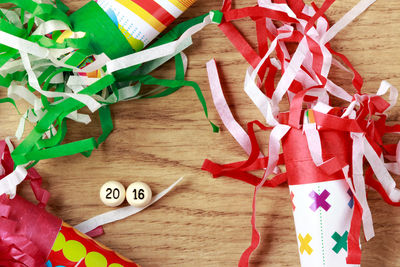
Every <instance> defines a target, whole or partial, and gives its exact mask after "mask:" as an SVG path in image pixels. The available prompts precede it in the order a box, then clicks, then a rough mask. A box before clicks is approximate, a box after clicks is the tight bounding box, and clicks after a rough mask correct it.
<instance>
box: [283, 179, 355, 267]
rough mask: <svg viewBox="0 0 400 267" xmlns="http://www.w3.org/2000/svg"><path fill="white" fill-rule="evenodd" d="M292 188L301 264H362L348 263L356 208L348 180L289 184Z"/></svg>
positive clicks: (340, 266) (323, 266) (337, 266)
mask: <svg viewBox="0 0 400 267" xmlns="http://www.w3.org/2000/svg"><path fill="white" fill-rule="evenodd" d="M289 189H290V195H291V199H292V203H293V216H294V222H295V227H296V236H297V242H298V248H299V254H300V262H301V266H302V267H344V266H346V267H347V266H360V265H352V264H346V257H347V235H348V233H349V231H350V224H351V218H352V214H353V208H354V199H353V195H352V193H351V191H350V190H349V186H348V184H347V183H346V181H345V180H344V179H341V180H334V181H329V182H320V183H312V184H301V185H290V186H289Z"/></svg>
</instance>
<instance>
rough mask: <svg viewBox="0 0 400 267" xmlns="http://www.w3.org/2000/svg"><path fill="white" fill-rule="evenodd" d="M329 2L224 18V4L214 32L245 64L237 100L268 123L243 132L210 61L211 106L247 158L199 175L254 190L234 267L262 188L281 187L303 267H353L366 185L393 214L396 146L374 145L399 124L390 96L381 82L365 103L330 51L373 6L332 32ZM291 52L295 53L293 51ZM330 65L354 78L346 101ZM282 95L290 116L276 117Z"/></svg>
mask: <svg viewBox="0 0 400 267" xmlns="http://www.w3.org/2000/svg"><path fill="white" fill-rule="evenodd" d="M333 2H334V1H332V0H327V1H324V3H323V4H322V6H321V7H317V6H316V5H315V4H312V5H306V4H304V3H303V1H291V0H287V1H267V0H259V1H258V5H257V6H255V7H246V8H241V9H232V1H229V0H228V1H224V5H223V7H222V10H221V11H222V13H223V18H222V20H221V23H220V25H219V27H220V28H221V30H222V31H223V33H224V34H225V35H226V36H227V37H228V38H229V40H230V41H231V42H232V43H233V44H234V45H235V47H236V48H237V49H238V50H239V52H240V53H241V54H242V55H243V57H244V58H245V59H246V60H247V62H248V63H249V64H250V66H249V68H248V70H247V72H246V74H245V82H244V91H245V92H246V94H247V95H248V96H249V97H250V99H251V100H252V101H253V103H254V104H255V105H256V106H257V108H258V109H259V111H260V112H261V114H262V115H263V116H264V118H265V121H266V123H267V124H268V126H266V125H264V124H263V123H261V122H259V121H257V120H255V121H252V122H249V123H248V127H247V132H246V131H245V130H244V129H243V128H242V127H241V126H240V124H239V123H238V122H237V121H236V120H235V118H234V116H233V115H232V112H231V110H230V108H229V105H228V104H227V102H226V99H225V97H224V93H223V90H222V87H221V83H220V81H219V74H218V70H217V65H216V62H215V61H214V60H211V61H210V62H209V63H208V64H207V70H208V75H209V81H210V89H211V93H212V97H213V100H214V104H215V107H216V109H217V111H218V113H219V115H220V117H221V120H222V122H223V123H224V125H225V126H226V128H227V129H228V130H229V132H230V133H231V134H232V136H233V137H234V138H235V139H236V140H237V142H238V143H239V145H240V146H241V147H242V148H243V149H244V150H245V152H246V153H247V154H249V158H248V159H247V160H245V161H242V162H236V163H230V164H223V165H222V164H217V163H214V162H212V161H210V160H206V161H205V162H204V164H203V169H204V170H206V171H208V172H210V173H212V174H213V176H214V177H215V178H216V177H221V176H228V177H232V178H235V179H239V180H242V181H244V182H247V183H250V184H252V185H254V186H255V191H254V197H253V202H252V209H253V215H252V218H251V224H252V240H251V245H250V246H249V247H248V248H247V249H246V250H245V252H244V253H243V254H242V256H241V258H240V261H239V266H248V265H249V261H250V256H251V254H252V252H253V251H254V250H255V249H256V248H257V247H258V245H259V244H260V234H259V232H258V230H257V228H256V216H255V209H256V195H257V192H258V191H259V190H260V189H261V187H263V186H267V187H276V186H278V185H280V184H282V183H285V182H287V183H288V185H289V193H290V198H291V201H292V203H291V204H290V205H291V207H292V209H293V215H294V222H295V228H296V239H297V242H298V253H299V255H300V263H301V266H303V267H321V266H332V267H337V266H360V264H361V247H360V231H361V227H362V228H363V233H364V237H365V239H366V240H367V241H368V240H370V239H371V238H372V237H373V236H374V228H373V222H372V215H371V212H370V209H369V206H368V202H367V197H366V188H367V186H370V187H371V188H374V189H376V190H377V191H378V192H379V193H380V194H381V195H382V196H383V198H384V200H385V201H386V202H387V203H389V204H391V205H395V206H399V202H400V191H399V190H398V189H397V188H396V183H395V181H394V180H393V178H392V176H391V174H390V172H392V173H394V174H398V173H400V172H399V169H398V163H397V161H396V158H398V155H399V154H398V153H399V152H398V149H397V147H398V143H395V144H385V143H384V142H383V139H382V137H383V135H384V134H386V133H395V132H398V130H399V125H394V126H388V125H387V124H386V118H387V114H388V111H389V110H390V109H391V108H392V107H393V106H394V105H395V104H396V102H397V96H398V91H397V89H396V88H395V87H393V86H392V85H390V84H389V83H388V82H386V81H383V82H382V83H381V86H380V88H379V89H378V91H377V93H376V94H375V95H369V94H363V93H362V91H361V89H362V84H363V79H362V77H361V75H360V74H359V73H358V72H357V71H356V70H355V68H354V67H353V66H352V64H351V63H350V61H349V60H348V59H347V58H346V57H345V56H344V55H342V54H341V53H339V52H337V51H335V50H334V49H332V47H331V46H330V44H329V41H330V40H331V39H332V38H334V36H335V35H336V34H337V33H338V32H339V31H341V30H342V29H343V28H344V27H346V26H347V25H348V24H349V23H350V22H351V21H352V20H353V19H354V18H356V17H357V16H358V15H360V14H361V13H362V12H363V11H365V10H366V9H367V8H368V7H369V6H370V5H371V4H372V3H373V2H374V1H373V0H363V1H360V2H359V3H358V4H357V5H356V6H355V7H354V8H352V9H351V10H350V11H349V12H348V13H347V14H345V15H344V16H343V17H342V18H341V19H340V20H339V21H337V22H336V23H335V24H334V25H333V26H330V25H329V23H328V20H327V18H326V17H325V15H324V13H325V11H326V10H327V9H328V8H329V7H330V6H331V5H332V3H333ZM244 17H250V18H251V19H252V20H253V21H255V22H256V25H257V27H256V29H257V41H258V52H256V51H255V50H254V49H253V48H252V46H251V45H250V44H248V43H247V41H246V39H245V38H244V37H243V36H242V35H241V33H240V32H239V31H238V30H237V29H236V28H235V26H234V25H233V24H232V23H231V21H233V20H237V19H241V18H244ZM275 22H278V23H275ZM289 43H294V44H296V45H297V47H296V49H295V51H294V52H291V50H290V49H289V47H288V44H289ZM273 52H276V57H274V56H272V55H273ZM333 65H335V66H337V67H339V68H340V69H342V70H345V71H348V72H352V73H353V80H352V85H353V87H354V89H355V92H354V93H352V94H350V93H349V92H347V91H346V90H344V89H343V88H342V87H340V86H338V85H337V84H335V83H334V82H333V81H332V80H330V78H329V73H330V69H331V67H332V66H333ZM278 73H280V74H281V75H280V79H279V82H278V83H277V84H276V86H275V83H274V79H275V76H276V74H278ZM284 96H286V99H287V100H288V101H289V110H281V109H282V107H283V106H285V105H280V104H281V103H282V100H283V99H284ZM384 96H385V97H388V99H389V100H385V98H384ZM332 97H336V98H339V99H341V100H342V101H345V102H348V105H347V107H345V108H343V107H341V106H333V105H332V104H331V101H330V100H331V98H332ZM255 126H257V127H258V128H260V129H261V130H263V131H271V133H270V136H269V143H268V156H264V155H263V153H262V152H261V151H260V147H259V145H258V142H257V139H256V136H255ZM281 147H282V153H281V152H280V149H281ZM283 166H285V169H286V170H285V171H283V169H282V167H283ZM364 166H367V170H366V171H365V169H364ZM254 170H264V175H263V176H261V177H257V176H255V175H254V174H252V173H251V171H254ZM374 175H375V178H374ZM271 176H273V178H271ZM266 242H268V240H267V241H266Z"/></svg>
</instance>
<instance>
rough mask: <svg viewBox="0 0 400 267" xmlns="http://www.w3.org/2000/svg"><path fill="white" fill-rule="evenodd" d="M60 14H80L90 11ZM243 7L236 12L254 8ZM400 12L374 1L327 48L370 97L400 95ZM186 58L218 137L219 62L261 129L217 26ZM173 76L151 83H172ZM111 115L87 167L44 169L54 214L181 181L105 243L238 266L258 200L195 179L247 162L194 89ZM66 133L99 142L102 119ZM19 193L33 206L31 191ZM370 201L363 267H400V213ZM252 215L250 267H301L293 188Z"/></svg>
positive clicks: (11, 121) (206, 6)
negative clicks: (111, 126) (207, 168)
mask: <svg viewBox="0 0 400 267" xmlns="http://www.w3.org/2000/svg"><path fill="white" fill-rule="evenodd" d="M65 2H66V4H67V5H69V6H70V7H71V8H72V10H76V9H77V8H79V7H80V6H82V5H83V4H85V3H86V2H87V1H77V0H66V1H65ZM236 2H237V4H236V7H237V8H238V7H244V6H250V5H254V4H255V3H256V1H255V0H252V1H250V0H241V1H236ZM307 2H309V1H307ZM357 2H358V1H357V0H338V1H336V3H334V4H333V6H332V7H331V8H330V10H329V11H328V12H327V16H328V18H329V20H330V21H331V22H332V23H333V22H335V21H337V20H338V19H339V18H340V17H341V16H342V15H343V14H344V13H345V12H346V11H347V10H349V9H350V8H351V7H352V6H354V5H355V4H356V3H357ZM321 3H322V1H317V4H318V5H321ZM220 4H221V1H217V0H199V1H198V2H197V3H196V4H195V5H194V6H193V7H192V8H191V9H190V10H189V11H188V12H186V13H185V14H184V15H183V17H182V18H180V19H179V21H182V20H185V19H188V18H192V17H195V16H198V15H201V14H203V13H205V12H208V11H209V10H211V9H219V7H220ZM399 12H400V3H399V2H398V1H396V0H386V1H383V0H380V1H377V2H376V3H375V4H374V5H373V6H372V7H371V8H369V9H368V11H367V12H365V13H364V14H362V15H361V16H360V17H359V18H357V19H356V21H355V22H353V23H352V24H350V25H349V27H347V28H346V29H345V30H343V32H341V33H340V34H339V35H338V36H337V37H336V38H335V39H334V40H333V41H332V46H333V47H334V48H335V49H337V50H338V51H339V52H341V53H344V54H345V55H347V56H348V57H349V59H350V61H351V62H352V63H353V64H354V66H355V67H356V68H357V70H358V71H359V72H360V73H361V75H362V76H363V77H364V79H365V84H364V91H366V92H371V93H372V92H375V91H376V90H377V88H378V86H379V84H380V81H381V80H382V79H386V80H388V81H389V82H390V83H392V84H393V85H395V86H396V85H397V86H400V38H399V36H400V16H399V14H400V13H399ZM237 25H238V27H239V29H240V30H241V31H242V32H243V33H244V34H245V35H246V37H247V38H248V39H249V40H250V42H251V43H252V44H254V45H255V27H254V24H253V23H252V22H251V21H250V20H243V21H240V22H238V23H237ZM187 55H188V56H189V71H188V79H189V80H193V81H196V82H198V83H199V85H200V86H201V88H202V90H203V92H204V94H205V97H206V99H207V102H208V107H209V112H210V118H211V119H212V120H213V121H214V122H216V123H217V124H219V125H221V121H220V120H219V118H218V116H217V114H216V111H215V108H214V107H213V106H212V100H211V95H210V92H209V87H208V82H207V75H206V69H205V64H206V62H207V61H208V60H209V59H210V58H212V57H215V58H216V59H217V61H218V62H219V66H220V68H221V70H222V73H223V75H222V81H223V88H224V91H225V92H226V96H227V99H228V102H229V104H230V106H231V108H232V109H233V112H234V115H235V116H236V117H237V119H238V120H239V121H240V122H241V123H242V124H243V125H245V123H246V122H248V121H250V120H253V119H262V118H261V115H260V114H259V113H258V111H257V110H256V108H255V106H254V105H253V104H252V103H251V101H250V100H249V99H248V97H247V96H246V95H245V93H244V92H243V90H242V84H243V78H244V73H245V70H246V68H247V64H246V62H245V61H244V59H242V57H241V56H240V55H239V54H238V53H237V52H236V50H235V49H234V47H233V46H232V45H231V44H230V43H229V41H228V40H227V39H226V38H225V37H224V36H223V34H222V33H221V32H220V31H219V29H218V28H217V27H216V26H215V25H211V26H208V27H207V28H206V29H205V30H203V31H202V32H200V33H198V34H197V35H196V36H195V37H194V45H193V46H192V47H191V48H190V49H188V50H187ZM172 66H173V65H172V64H167V65H166V66H164V67H163V69H162V71H158V72H157V74H156V76H157V77H171V76H173V75H174V71H173V69H172ZM331 77H332V79H333V80H334V81H336V82H337V83H338V84H339V85H342V86H344V87H345V88H347V89H349V90H351V75H350V74H348V73H343V72H341V71H338V70H337V69H336V68H333V72H332V74H331ZM336 103H337V104H342V103H340V102H336ZM399 107H400V106H399V105H397V106H396V107H395V108H394V109H393V110H392V111H391V113H390V120H392V121H400V109H399ZM111 109H112V114H113V118H114V123H115V130H114V132H113V133H112V135H111V136H110V138H109V139H108V140H107V141H106V143H105V144H104V145H102V146H100V148H99V149H98V150H97V151H95V152H94V153H93V155H92V156H91V157H90V158H89V159H86V158H84V157H83V156H81V155H75V156H71V157H64V158H61V159H53V160H45V161H42V162H40V163H39V164H38V166H37V169H38V171H39V172H40V173H41V175H42V176H43V178H44V186H45V187H46V188H47V189H48V190H50V192H51V193H52V198H51V200H50V202H49V209H50V211H51V212H53V213H55V214H56V215H57V216H59V217H61V218H63V219H64V220H65V221H66V222H68V223H70V224H72V225H74V224H77V223H79V222H81V221H83V220H86V219H88V218H90V217H92V216H94V215H97V214H99V213H102V212H105V211H108V210H109V209H110V208H107V207H105V206H103V205H102V203H101V201H100V199H99V196H98V194H99V189H100V187H101V185H102V184H103V183H104V182H106V181H108V180H118V181H120V182H121V183H123V184H124V185H125V186H128V185H129V184H130V183H131V182H134V181H137V180H141V181H144V182H146V183H148V184H149V185H150V186H151V187H152V189H153V190H154V192H155V193H158V192H160V191H161V190H163V189H164V188H166V187H167V186H168V185H170V184H171V183H172V182H174V181H175V180H176V179H177V178H179V177H181V176H183V175H184V176H185V177H186V178H185V179H184V181H183V182H182V184H180V185H179V186H178V187H177V188H176V189H175V190H174V191H172V192H171V193H170V194H169V195H167V197H166V198H164V199H162V200H161V201H159V202H158V203H156V204H155V205H154V206H152V207H151V208H149V209H147V210H146V211H144V212H142V213H139V214H137V215H135V216H133V217H130V218H128V219H126V220H124V221H121V222H117V223H114V224H111V225H107V226H105V227H104V228H105V231H106V234H105V235H104V236H102V237H99V238H98V239H99V241H101V242H103V243H104V244H106V245H108V246H109V247H111V248H112V249H115V250H116V251H118V252H120V253H121V254H123V255H126V256H127V257H130V258H132V259H134V260H135V261H137V262H138V263H139V264H141V265H143V266H235V265H237V262H238V259H239V257H240V255H241V253H242V252H243V251H244V249H245V248H247V246H248V245H249V242H250V234H251V227H250V216H251V201H252V193H253V188H252V187H251V186H249V185H246V184H243V183H241V182H239V181H234V180H230V179H228V178H221V179H218V180H213V179H212V178H211V177H210V175H209V174H208V173H205V172H203V171H201V170H200V167H201V164H202V162H203V160H204V159H205V158H210V159H212V160H215V161H217V162H221V163H228V162H233V161H238V160H244V159H246V155H245V153H244V152H243V151H242V150H241V148H240V147H239V146H238V145H237V144H236V143H235V141H234V140H233V138H232V137H231V136H230V135H229V133H228V132H227V131H226V130H224V129H223V130H222V132H221V133H219V134H213V133H212V131H211V127H210V126H209V124H208V122H207V120H206V119H205V118H204V114H203V113H202V109H201V106H200V103H199V102H198V101H197V99H196V95H195V93H194V91H192V90H191V89H189V88H183V89H181V90H180V91H178V92H177V93H175V94H173V95H171V96H169V97H166V98H162V99H153V100H137V101H131V102H125V103H118V104H116V105H114V106H112V108H111ZM0 112H1V114H2V127H1V129H0V133H1V136H2V137H5V136H7V135H11V134H13V133H14V130H15V128H16V126H17V123H18V120H17V119H18V116H17V114H14V113H13V112H11V111H9V110H8V107H7V106H5V105H0ZM68 127H69V133H68V135H69V137H68V140H69V141H72V140H77V139H78V138H82V137H86V136H88V135H89V132H95V133H99V121H98V120H97V119H95V120H94V121H93V122H92V123H91V124H89V125H88V126H85V127H82V126H81V125H78V124H75V123H71V122H69V123H68ZM392 138H393V137H392ZM264 139H265V138H264ZM264 148H265V146H264ZM20 192H21V194H23V195H25V196H30V195H31V193H30V191H29V189H28V187H27V186H26V185H24V186H22V188H21V191H20ZM368 198H369V204H370V207H371V210H372V214H373V218H374V223H375V230H376V237H375V238H374V239H373V240H371V241H370V242H368V244H366V243H363V244H362V245H363V257H362V264H363V265H362V266H364V267H375V266H382V267H384V266H390V267H392V266H400V257H398V254H397V253H398V249H397V246H398V244H399V242H400V210H399V209H396V208H394V207H390V206H388V205H386V204H385V203H384V202H383V201H382V200H381V199H380V197H379V196H378V195H377V194H376V193H374V192H370V193H369V196H368ZM257 206H258V210H257V219H258V221H257V223H258V227H259V230H260V231H261V234H262V243H261V246H260V248H259V249H258V250H257V251H256V252H255V253H254V256H253V257H252V259H251V261H252V266H270V267H279V266H298V265H299V260H298V252H297V242H296V236H295V231H294V225H293V218H292V211H291V204H290V197H289V194H288V188H287V186H286V185H285V186H282V187H279V188H276V189H264V190H262V191H261V192H260V194H259V197H258V202H257Z"/></svg>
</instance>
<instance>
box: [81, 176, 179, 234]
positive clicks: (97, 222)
mask: <svg viewBox="0 0 400 267" xmlns="http://www.w3.org/2000/svg"><path fill="white" fill-rule="evenodd" d="M182 179H183V177H181V178H180V179H178V180H177V181H176V182H175V183H173V184H172V185H171V186H169V187H168V188H167V189H165V190H164V191H162V192H161V193H159V194H157V195H156V196H154V197H153V198H152V199H151V202H150V203H149V204H148V205H147V206H145V207H142V208H136V207H133V206H129V207H124V208H119V209H115V210H112V211H109V212H106V213H103V214H100V215H97V216H95V217H93V218H91V219H89V220H87V221H84V222H82V223H80V224H78V225H76V226H75V228H76V229H78V230H79V231H81V232H83V233H87V232H90V231H92V230H94V229H96V228H97V227H99V226H102V225H105V224H108V223H112V222H115V221H119V220H122V219H125V218H127V217H129V216H131V215H134V214H136V213H138V212H140V211H142V210H144V209H146V208H147V207H149V206H151V205H153V204H154V203H155V202H157V201H158V200H160V199H161V198H162V197H163V196H165V195H166V194H167V193H168V192H170V191H171V190H172V189H173V188H174V187H175V186H176V185H177V184H178V183H179V182H181V181H182Z"/></svg>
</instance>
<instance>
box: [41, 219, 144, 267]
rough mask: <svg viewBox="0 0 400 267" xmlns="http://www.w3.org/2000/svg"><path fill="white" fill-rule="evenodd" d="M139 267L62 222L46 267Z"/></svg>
mask: <svg viewBox="0 0 400 267" xmlns="http://www.w3.org/2000/svg"><path fill="white" fill-rule="evenodd" d="M72 266H77V267H78V266H79V267H84V266H86V267H140V266H139V265H137V264H135V263H134V262H132V261H131V260H130V259H127V258H125V257H124V256H122V255H120V254H119V253H117V252H114V251H112V250H111V249H109V248H107V247H105V246H104V245H102V244H101V243H99V242H97V241H95V240H94V239H92V238H90V237H88V236H87V235H85V234H82V233H81V232H79V231H78V230H76V229H75V228H73V227H71V226H69V225H68V224H65V223H63V225H62V227H61V230H60V232H59V234H58V236H57V238H56V240H55V242H54V245H53V248H52V249H51V252H50V255H49V257H48V261H47V262H46V267H72Z"/></svg>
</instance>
